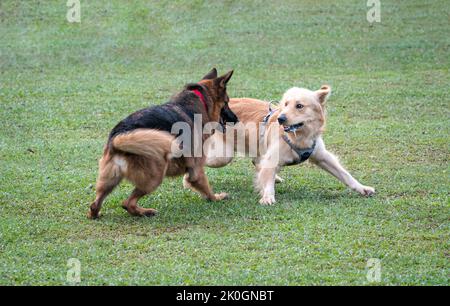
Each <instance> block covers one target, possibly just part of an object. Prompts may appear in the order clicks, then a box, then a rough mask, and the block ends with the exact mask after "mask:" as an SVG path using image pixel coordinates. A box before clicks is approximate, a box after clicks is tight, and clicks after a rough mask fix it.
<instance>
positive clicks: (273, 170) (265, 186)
mask: <svg viewBox="0 0 450 306" xmlns="http://www.w3.org/2000/svg"><path fill="white" fill-rule="evenodd" d="M278 169H279V166H278V162H277V163H274V161H273V159H272V156H271V155H270V153H269V154H266V156H264V157H263V158H262V160H261V161H260V163H259V164H258V167H257V170H258V173H257V177H256V186H257V188H258V189H259V192H260V194H261V200H260V201H259V203H260V204H262V205H273V204H275V179H276V176H277V172H278Z"/></svg>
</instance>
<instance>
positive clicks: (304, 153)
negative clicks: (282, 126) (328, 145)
mask: <svg viewBox="0 0 450 306" xmlns="http://www.w3.org/2000/svg"><path fill="white" fill-rule="evenodd" d="M283 140H284V141H285V142H286V143H287V144H288V145H289V147H290V148H291V149H292V151H294V152H295V153H297V155H298V157H299V158H300V159H299V160H298V161H294V163H292V164H293V165H297V164H301V163H303V162H304V161H306V160H308V158H309V157H310V156H311V155H312V154H313V152H314V149H315V148H316V141H315V140H314V142H313V145H312V146H311V148H306V149H301V148H299V147H297V146H296V145H294V144H293V143H292V141H291V140H290V139H289V137H287V136H286V135H283Z"/></svg>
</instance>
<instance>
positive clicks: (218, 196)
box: [214, 192, 230, 201]
mask: <svg viewBox="0 0 450 306" xmlns="http://www.w3.org/2000/svg"><path fill="white" fill-rule="evenodd" d="M214 197H215V198H216V201H222V200H226V199H229V198H230V196H229V195H228V193H226V192H221V193H216V194H215V195H214Z"/></svg>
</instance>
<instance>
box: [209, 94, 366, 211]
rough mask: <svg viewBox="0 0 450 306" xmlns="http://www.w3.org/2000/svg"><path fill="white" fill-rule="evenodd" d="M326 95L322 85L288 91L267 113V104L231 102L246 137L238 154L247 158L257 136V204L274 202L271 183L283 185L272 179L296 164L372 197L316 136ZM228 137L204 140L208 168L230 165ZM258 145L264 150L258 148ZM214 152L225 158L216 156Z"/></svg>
mask: <svg viewBox="0 0 450 306" xmlns="http://www.w3.org/2000/svg"><path fill="white" fill-rule="evenodd" d="M330 92H331V88H330V87H329V86H327V85H324V86H322V87H321V88H320V89H319V90H317V91H311V90H308V89H304V88H291V89H289V90H288V91H287V92H286V93H285V94H284V96H283V98H282V100H281V102H280V104H279V107H278V108H276V109H274V110H272V111H271V112H270V113H269V108H270V103H268V102H264V101H260V100H256V99H248V98H242V99H231V101H230V108H231V110H232V111H233V112H234V113H235V114H236V116H237V117H238V118H239V122H240V124H243V125H242V126H241V128H242V127H244V128H245V133H241V135H245V137H246V139H245V147H244V152H241V153H244V154H247V155H248V154H249V146H248V144H249V142H250V139H249V137H251V136H253V137H256V138H257V141H258V146H257V150H256V154H254V155H253V163H254V165H255V166H256V171H257V176H256V187H257V189H258V191H259V192H260V194H261V200H260V203H261V204H264V205H272V204H274V203H275V183H276V182H277V183H278V182H281V181H282V179H281V178H280V177H278V175H277V173H278V172H279V171H280V169H281V167H283V166H290V165H295V164H299V163H301V162H303V161H305V160H307V159H309V160H310V161H311V162H313V163H314V164H316V165H317V166H319V167H320V168H322V169H324V170H325V171H327V172H329V173H330V174H332V175H333V176H335V177H336V178H337V179H339V180H340V181H341V182H343V183H344V184H345V185H347V186H348V187H350V188H351V189H353V190H355V191H357V192H359V193H360V194H362V195H364V196H370V195H372V194H374V193H375V190H374V189H373V188H372V187H369V186H364V185H362V184H360V183H359V182H358V181H357V180H356V179H354V178H353V177H352V176H351V175H350V173H348V172H347V171H346V170H345V169H344V168H343V167H342V165H341V164H340V163H339V161H338V159H337V158H336V157H335V156H334V155H333V154H331V153H330V152H329V151H327V150H326V148H325V144H324V142H323V139H322V136H321V135H322V133H323V131H324V127H325V119H326V118H325V105H326V101H327V99H328V96H329V94H330ZM268 113H269V114H268ZM261 122H263V124H260V123H261ZM248 123H253V126H255V127H256V129H257V130H256V133H253V134H252V133H249V130H248V129H247V128H246V127H245V125H246V124H248ZM238 125H239V124H238ZM235 129H238V128H235ZM227 137H228V135H227V136H226V137H225V134H223V133H216V134H215V135H213V137H212V138H210V139H209V145H208V148H207V150H206V155H207V156H208V157H207V162H206V165H207V166H209V167H223V166H225V165H227V164H228V163H230V162H231V160H232V158H233V151H236V149H238V148H236V141H234V143H233V141H226V138H227ZM261 143H263V144H264V145H263V146H260V144H261ZM230 146H231V148H230ZM217 148H221V149H220V150H224V151H223V152H225V153H226V154H222V155H221V152H215V150H216V151H217ZM223 148H224V149H223ZM275 154H278V155H277V158H273V156H274V155H275ZM273 161H275V163H274V162H273Z"/></svg>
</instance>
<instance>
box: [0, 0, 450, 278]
mask: <svg viewBox="0 0 450 306" xmlns="http://www.w3.org/2000/svg"><path fill="white" fill-rule="evenodd" d="M126 3H127V2H126V1H120V0H109V1H85V0H81V23H69V22H68V21H67V20H66V12H67V7H66V5H65V4H66V1H12V0H1V1H0V121H1V128H0V285H18V284H20V285H22V284H23V285H25V284H27V285H50V284H52V285H65V284H69V283H68V280H67V278H66V275H67V271H68V269H69V267H68V265H67V263H68V260H69V259H70V258H75V259H78V260H79V261H80V263H81V283H80V284H82V285H101V284H108V285H119V284H120V285H122V284H126V285H128V284H142V285H159V284H162V285H169V284H170V285H207V284H211V285H220V284H226V285H270V284H273V285H307V284H315V285H320V284H324V285H325V284H326V285H347V284H349V285H366V284H372V283H370V282H369V279H368V278H367V277H366V275H367V272H368V269H367V267H366V265H367V261H368V260H369V259H370V258H375V259H379V260H381V279H380V280H379V282H376V283H375V284H381V285H425V284H426V285H449V284H450V281H449V273H450V269H449V268H450V260H449V259H450V258H449V257H450V246H449V241H450V237H449V236H450V235H449V234H450V229H449V225H450V222H449V220H450V205H449V185H450V184H449V183H450V182H449V155H450V154H449V143H450V141H449V140H450V138H449V132H450V125H449V118H450V98H449V97H450V87H449V84H450V74H449V68H450V60H449V54H450V35H449V33H450V21H449V6H448V1H445V0H430V1H425V2H424V1H420V0H411V1H394V0H382V1H381V22H380V23H374V24H372V25H371V24H370V23H369V22H368V21H367V20H366V13H367V10H368V9H369V8H368V7H367V6H366V1H357V0H346V1H338V2H337V3H334V4H331V2H330V1H316V0H314V1H313V0H309V1H298V0H291V1H276V2H275V1H256V0H254V1H253V0H252V1H250V0H249V1H234V0H226V1H200V0H196V1H181V0H178V1H144V0H142V1H133V4H126ZM211 67H217V68H218V69H219V72H222V73H223V72H225V71H226V70H227V69H231V68H233V69H235V74H234V76H233V79H232V80H231V82H230V84H229V90H228V92H229V94H230V96H232V97H243V96H246V97H254V98H260V99H268V100H277V99H280V98H281V95H282V94H283V92H284V91H285V90H287V89H288V88H289V87H292V86H302V87H307V88H311V89H318V88H319V87H320V86H321V85H322V84H330V85H331V86H332V88H333V94H332V96H331V98H330V99H329V102H328V123H327V130H326V133H325V134H324V140H325V142H326V143H327V145H328V148H329V149H330V151H332V152H334V153H336V154H337V155H338V156H340V159H341V161H342V162H343V164H344V165H345V166H346V168H347V169H348V170H349V171H350V172H351V173H352V174H353V175H354V176H355V177H356V178H357V179H358V180H360V181H361V182H362V183H363V184H366V185H370V186H374V187H375V188H376V190H377V194H376V195H375V196H374V197H372V198H363V197H361V196H359V195H358V194H355V193H353V192H351V191H349V190H347V189H346V188H345V186H343V185H342V184H341V183H340V182H338V181H337V180H336V179H335V178H333V177H331V176H330V175H328V174H326V173H325V172H323V171H321V170H319V169H318V168H316V167H314V166H312V165H310V164H306V165H303V166H294V167H288V168H285V169H284V170H283V171H282V176H283V177H284V178H285V182H284V183H282V184H280V185H277V199H278V202H277V204H276V206H273V207H264V206H260V205H259V204H258V195H257V194H256V193H255V192H254V190H253V175H254V174H253V166H252V164H251V162H250V161H249V160H246V159H237V160H236V161H234V162H233V163H232V164H231V165H230V166H228V167H225V168H221V169H208V170H207V172H208V176H209V178H210V181H211V184H212V186H213V188H214V189H215V191H220V192H222V191H223V192H228V193H230V195H231V196H232V199H231V200H229V201H226V202H220V203H208V202H206V201H204V200H202V199H201V198H200V197H199V196H197V195H196V194H194V193H192V192H190V191H188V190H184V189H183V188H182V183H181V178H177V179H169V180H166V181H165V182H164V183H163V185H162V186H161V187H160V188H159V189H158V190H157V191H156V192H155V193H153V194H152V195H150V196H148V197H146V198H144V199H143V200H142V201H141V204H142V205H143V206H144V207H152V208H156V209H157V210H158V211H159V215H158V216H156V217H154V218H136V217H131V216H129V215H128V214H127V213H126V212H125V211H124V210H123V209H122V208H121V206H120V204H121V202H122V200H123V199H125V198H126V197H127V196H128V194H129V193H130V191H131V189H132V186H131V185H130V184H127V183H125V184H122V185H121V187H120V188H118V189H117V190H116V191H115V192H114V193H113V194H112V195H111V196H110V197H109V198H108V199H107V201H106V202H105V204H104V206H103V210H102V214H103V217H102V218H101V219H99V220H96V221H92V220H89V219H87V217H86V214H87V211H88V206H89V203H90V202H91V201H92V200H93V199H94V196H95V190H94V185H95V180H96V175H97V161H98V158H99V157H100V156H101V154H102V148H103V145H104V143H105V142H106V139H107V136H108V133H109V131H110V130H111V128H112V127H113V126H114V125H115V124H116V123H117V122H118V121H119V120H121V119H122V118H124V117H125V116H126V115H128V114H129V113H131V112H133V111H135V110H137V109H141V108H143V107H146V106H148V105H155V104H160V103H163V102H165V101H167V99H168V98H169V97H170V96H171V95H172V94H174V93H176V92H177V91H179V90H180V89H181V88H182V87H183V85H184V84H185V83H187V82H192V81H197V80H199V78H200V77H201V76H202V75H203V74H205V73H206V72H207V71H209V70H210V68H211Z"/></svg>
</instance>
